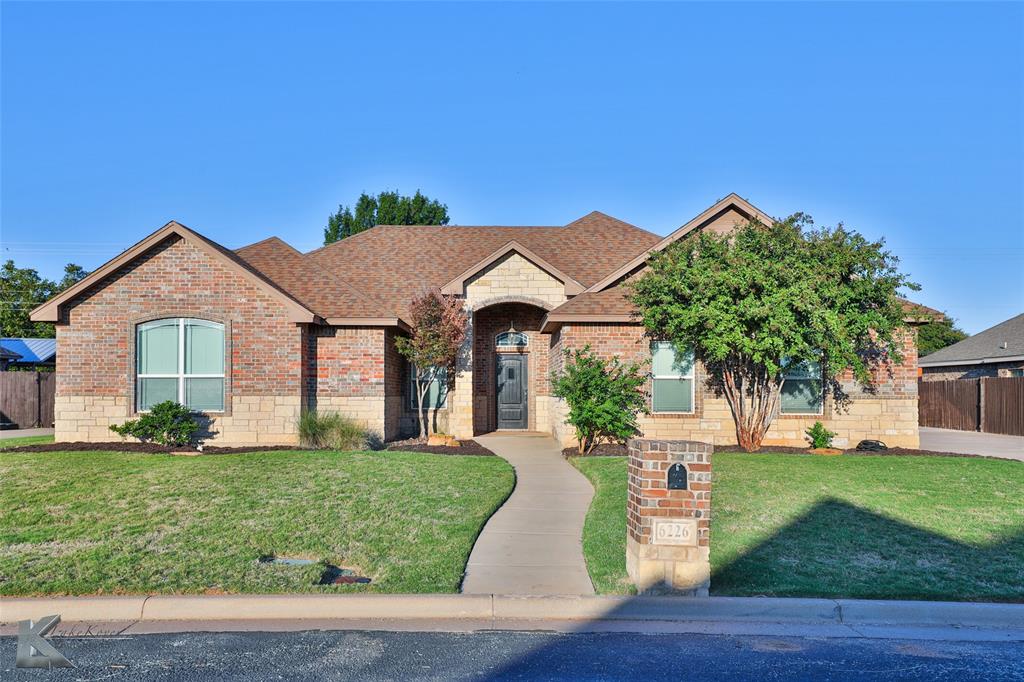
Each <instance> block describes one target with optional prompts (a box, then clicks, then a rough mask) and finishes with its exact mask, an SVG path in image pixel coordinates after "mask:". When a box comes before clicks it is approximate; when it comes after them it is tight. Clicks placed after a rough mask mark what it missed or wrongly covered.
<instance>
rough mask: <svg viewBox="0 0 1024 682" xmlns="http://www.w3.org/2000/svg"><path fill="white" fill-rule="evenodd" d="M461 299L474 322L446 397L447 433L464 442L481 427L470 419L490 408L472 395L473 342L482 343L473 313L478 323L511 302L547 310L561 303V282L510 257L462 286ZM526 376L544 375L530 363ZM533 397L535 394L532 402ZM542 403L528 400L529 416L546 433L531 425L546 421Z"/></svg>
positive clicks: (518, 257) (516, 256) (514, 255)
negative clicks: (496, 307) (495, 308)
mask: <svg viewBox="0 0 1024 682" xmlns="http://www.w3.org/2000/svg"><path fill="white" fill-rule="evenodd" d="M464 298H465V305H466V309H467V310H469V311H470V312H471V313H473V318H474V319H473V321H471V324H470V331H469V334H468V336H467V339H466V344H465V349H466V352H465V353H464V356H463V361H462V362H461V363H460V365H459V367H458V369H457V372H456V376H455V385H454V388H453V390H452V392H451V393H450V394H449V395H448V408H449V409H448V430H449V432H450V433H451V434H452V435H454V436H455V437H456V438H462V439H468V438H472V437H473V436H474V435H475V431H476V429H475V426H477V425H479V424H481V423H482V422H475V417H474V415H477V414H486V413H487V410H488V409H489V405H490V404H489V402H488V398H487V396H486V395H475V392H474V378H473V374H474V371H475V369H476V367H475V363H474V360H473V357H474V350H475V347H476V344H475V341H474V339H475V338H476V337H477V335H478V334H479V335H482V336H483V338H484V339H486V332H485V331H483V330H481V331H480V332H477V330H476V329H475V326H476V320H475V318H476V317H477V313H478V312H480V313H481V318H480V319H481V320H485V319H486V312H487V308H488V307H489V306H492V305H496V304H501V303H513V302H516V303H527V304H532V305H535V306H536V307H537V308H538V309H546V310H551V309H553V308H556V307H558V306H559V305H561V304H562V303H564V302H565V301H566V296H565V285H564V284H563V283H562V282H560V281H559V280H558V279H556V278H555V277H552V276H551V275H549V274H548V273H546V272H545V271H544V270H542V269H540V268H539V267H537V266H536V265H534V264H533V263H532V262H530V261H529V260H527V259H526V258H524V257H523V256H521V255H519V254H518V253H510V254H509V255H507V256H505V257H504V258H502V259H500V260H498V261H497V262H495V263H493V264H492V265H491V266H490V267H489V268H487V269H486V270H484V271H483V272H481V273H479V274H477V275H474V276H473V277H472V278H471V279H470V280H469V281H468V282H467V283H466V289H465V297H464ZM531 343H533V339H531ZM539 343H541V344H543V341H542V340H539ZM530 372H531V373H532V375H533V376H534V377H535V378H536V377H537V376H538V375H539V374H541V373H543V374H545V375H546V374H547V371H546V370H542V369H541V368H537V369H535V368H534V367H533V365H532V361H531V367H530ZM533 381H534V379H531V384H532V383H533ZM537 396H538V394H537V392H536V390H535V391H534V398H536V397H537ZM544 402H546V401H545V400H541V401H535V400H533V399H531V404H530V412H531V415H533V416H531V423H533V424H535V428H538V429H541V430H545V431H546V430H549V429H548V428H546V427H545V426H544V425H543V423H542V422H540V421H537V422H535V421H533V420H535V419H536V417H538V416H540V417H541V419H545V418H547V417H544V416H543V415H546V414H547V413H548V412H549V409H548V408H546V407H542V406H541V403H544Z"/></svg>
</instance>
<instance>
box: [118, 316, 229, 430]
mask: <svg viewBox="0 0 1024 682" xmlns="http://www.w3.org/2000/svg"><path fill="white" fill-rule="evenodd" d="M135 338H136V345H135V353H136V360H135V366H136V390H135V395H136V399H135V403H136V409H138V410H148V409H150V408H151V407H153V405H156V404H157V403H161V402H164V401H167V400H173V401H174V402H177V403H180V404H182V405H185V406H186V407H188V408H190V409H193V410H196V411H200V412H220V411H223V410H224V325H222V324H219V323H217V322H210V321H207V320H195V319H190V318H168V319H164V320H154V321H153V322H146V323H144V324H140V325H139V326H138V327H137V329H136V336H135Z"/></svg>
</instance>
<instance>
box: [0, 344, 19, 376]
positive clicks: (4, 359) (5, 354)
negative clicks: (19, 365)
mask: <svg viewBox="0 0 1024 682" xmlns="http://www.w3.org/2000/svg"><path fill="white" fill-rule="evenodd" d="M20 359H21V356H20V355H18V354H17V353H14V352H12V351H9V350H7V349H6V348H4V347H3V346H2V345H0V372H2V371H3V370H5V369H7V366H8V365H10V364H11V363H12V362H15V361H17V360H20Z"/></svg>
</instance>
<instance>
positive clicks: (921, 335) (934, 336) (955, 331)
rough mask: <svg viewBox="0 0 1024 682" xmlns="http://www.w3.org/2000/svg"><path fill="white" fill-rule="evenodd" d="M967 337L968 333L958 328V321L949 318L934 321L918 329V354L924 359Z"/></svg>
mask: <svg viewBox="0 0 1024 682" xmlns="http://www.w3.org/2000/svg"><path fill="white" fill-rule="evenodd" d="M967 336H968V334H967V332H965V331H964V330H963V329H960V328H959V327H957V326H956V321H955V320H954V319H952V318H951V317H949V316H947V317H945V318H943V319H941V320H933V321H932V322H928V323H926V324H922V325H921V326H920V327H918V328H917V354H918V355H919V356H920V357H924V356H925V355H928V354H929V353H934V352H935V351H937V350H941V349H943V348H945V347H946V346H952V345H953V344H954V343H957V342H958V341H963V340H964V339H966V338H967Z"/></svg>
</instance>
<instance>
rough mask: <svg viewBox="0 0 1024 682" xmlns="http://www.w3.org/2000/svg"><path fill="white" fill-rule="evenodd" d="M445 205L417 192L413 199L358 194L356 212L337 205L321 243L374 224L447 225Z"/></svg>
mask: <svg viewBox="0 0 1024 682" xmlns="http://www.w3.org/2000/svg"><path fill="white" fill-rule="evenodd" d="M447 224H448V206H446V205H445V204H442V203H441V202H439V201H437V200H435V199H430V198H428V197H426V196H424V195H423V194H421V193H420V191H419V190H416V194H414V195H413V196H411V197H409V196H403V195H401V194H399V193H398V192H381V193H380V194H378V195H376V196H370V195H369V194H367V193H366V192H363V193H362V194H360V195H359V199H358V200H356V205H355V210H353V209H351V208H349V207H348V206H338V210H337V212H335V213H333V214H331V215H330V216H329V217H328V218H327V227H325V228H324V244H325V245H326V244H332V243H334V242H336V241H338V240H339V239H344V238H345V237H351V236H352V235H354V234H358V233H360V232H362V231H363V230H368V229H370V228H371V227H373V226H374V225H447Z"/></svg>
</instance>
